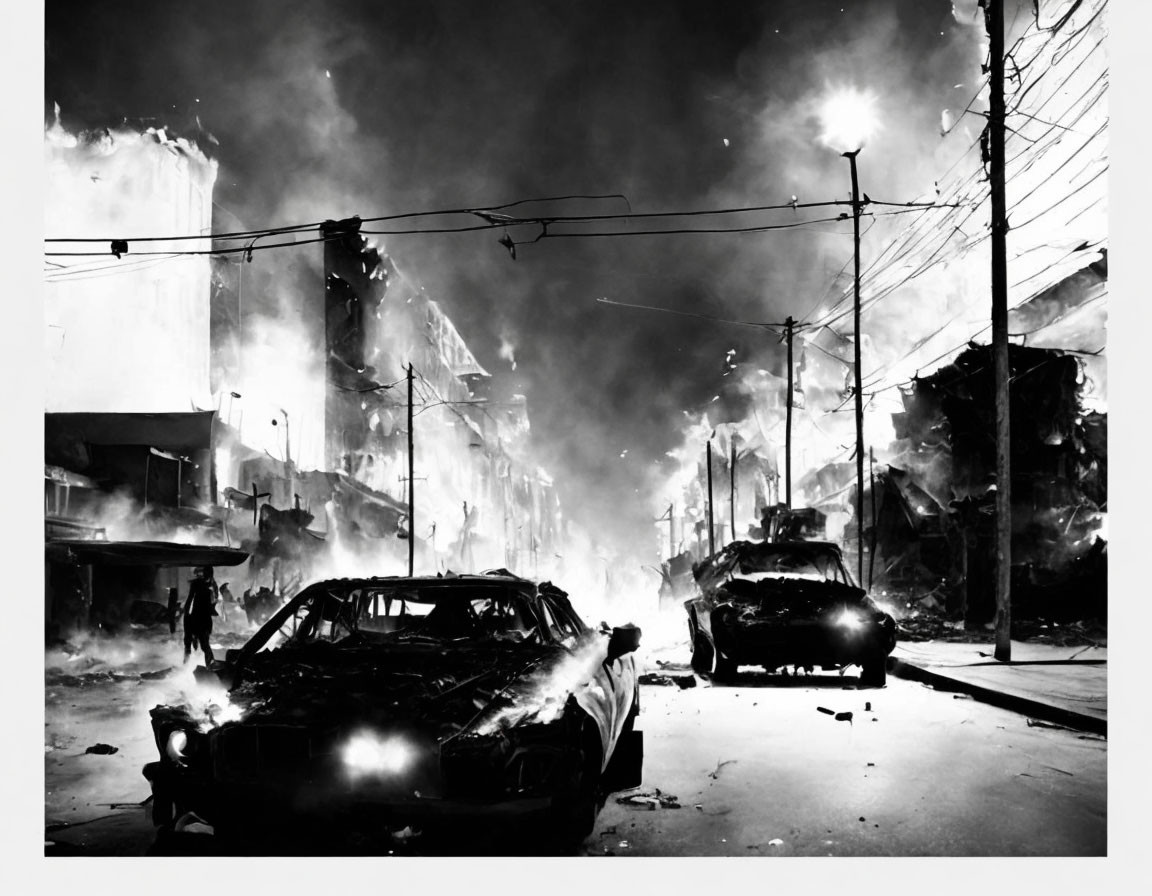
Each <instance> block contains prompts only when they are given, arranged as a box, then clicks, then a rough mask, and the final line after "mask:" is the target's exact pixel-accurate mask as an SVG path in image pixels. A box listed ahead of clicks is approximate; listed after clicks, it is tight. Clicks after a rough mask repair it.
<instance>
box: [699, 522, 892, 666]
mask: <svg viewBox="0 0 1152 896" xmlns="http://www.w3.org/2000/svg"><path fill="white" fill-rule="evenodd" d="M693 575H694V577H695V579H696V586H697V589H698V594H697V595H696V596H695V597H693V598H692V599H690V600H688V601H686V602H685V604H684V606H685V608H686V609H687V611H688V630H689V637H690V639H691V645H692V667H693V669H695V670H696V671H697V672H700V673H709V672H711V673H713V674H714V675H715V676H716V677H717V678H721V679H722V678H725V677H731V676H732V675H734V674H735V672H736V670H737V667H739V666H742V665H754V666H763V667H764V668H765V669H766V670H768V671H769V672H773V671H775V670H777V669H779V668H781V667H787V666H795V667H801V668H804V669H807V670H811V669H812V668H814V667H816V666H819V667H821V668H822V669H843V667H845V666H848V665H853V664H858V665H859V666H860V667H861V675H860V680H861V683H862V684H867V685H874V686H880V685H883V684H884V682H885V678H886V664H887V658H888V654H889V653H891V652H892V650H893V648H894V647H895V646H896V621H895V620H894V619H893V618H892V617H891V616H890V615H889V614H888V613H885V612H884V611H883V610H882V609H880V608H879V607H878V606H877V605H876V604H875V603H874V602H873V601H872V599H871V598H869V597H868V595H867V593H866V592H865V591H864V589H862V588H860V587H859V586H858V585H857V584H856V581H855V580H854V579H853V578H852V575H851V573H850V572H849V571H848V569H847V567H845V565H844V560H843V557H842V556H841V553H840V548H839V547H838V546H836V545H835V544H832V543H830V542H822V541H792V542H762V543H756V542H748V541H737V542H733V543H732V544H729V545H727V546H726V547H725V548H724V549H723V550H722V551H720V552H719V553H717V554H714V555H713V556H711V557H709V558H707V559H705V560H703V561H702V562H700V563H699V564H697V565H696V566H695V567H694V569H693Z"/></svg>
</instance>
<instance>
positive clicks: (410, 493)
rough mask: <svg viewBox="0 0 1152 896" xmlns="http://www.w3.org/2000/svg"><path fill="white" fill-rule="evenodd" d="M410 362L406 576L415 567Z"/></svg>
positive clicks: (414, 501) (414, 460)
mask: <svg viewBox="0 0 1152 896" xmlns="http://www.w3.org/2000/svg"><path fill="white" fill-rule="evenodd" d="M412 376H413V373H412V362H411V361H409V362H408V575H409V577H411V576H412V575H413V571H414V570H415V567H416V472H415V471H416V459H415V456H414V455H413V453H412V448H413V437H412V416H413V414H412Z"/></svg>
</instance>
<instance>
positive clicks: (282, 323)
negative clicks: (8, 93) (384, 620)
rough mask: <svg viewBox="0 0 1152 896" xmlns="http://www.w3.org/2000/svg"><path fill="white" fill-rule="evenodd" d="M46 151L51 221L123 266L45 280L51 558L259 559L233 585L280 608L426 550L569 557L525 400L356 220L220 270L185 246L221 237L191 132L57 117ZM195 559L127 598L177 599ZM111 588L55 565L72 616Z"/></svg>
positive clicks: (469, 563) (467, 558) (470, 566)
mask: <svg viewBox="0 0 1152 896" xmlns="http://www.w3.org/2000/svg"><path fill="white" fill-rule="evenodd" d="M208 139H210V138H206V141H205V142H207V140H208ZM46 155H47V161H48V185H49V195H48V200H47V210H48V214H47V226H48V229H49V231H50V232H51V233H52V234H53V236H54V237H55V236H59V237H78V238H80V237H83V238H86V239H91V238H92V236H93V234H102V233H106V234H108V235H109V243H108V250H109V254H108V255H107V256H106V257H104V256H96V260H90V258H84V259H83V260H82V261H77V260H74V259H72V258H68V261H69V262H71V263H68V264H58V263H55V262H54V263H53V264H54V265H55V267H54V268H53V270H52V271H51V272H50V273H49V274H48V275H47V280H48V292H47V302H46V324H47V330H46V333H47V339H48V349H49V364H50V368H51V373H52V376H51V377H50V386H49V394H48V399H47V411H48V416H47V417H46V435H47V441H46V473H45V488H46V493H45V514H46V525H47V527H48V528H47V533H48V538H49V539H50V541H51V542H53V544H55V545H56V547H53V548H52V549H51V551H50V552H51V554H52V557H53V558H54V559H53V560H52V563H56V564H59V563H62V562H68V563H73V562H74V563H79V562H80V561H79V559H78V558H79V557H80V554H77V553H76V552H75V551H73V552H72V553H71V554H68V553H66V552H64V551H63V546H62V542H64V541H70V542H75V541H78V540H81V539H85V540H88V539H92V540H95V539H102V540H110V541H112V542H116V543H120V542H126V541H135V542H143V541H157V540H159V541H164V542H165V543H168V544H173V545H176V544H179V545H195V546H199V547H214V548H220V549H228V550H234V549H240V550H241V551H243V552H244V554H245V555H249V554H250V555H251V557H252V559H251V562H250V563H249V564H248V565H247V566H246V567H245V569H244V570H241V580H242V583H241V585H240V587H239V588H235V589H234V590H235V592H236V593H237V594H239V593H240V592H241V591H242V590H248V591H250V592H252V593H256V592H257V591H258V590H259V589H260V588H265V589H267V592H266V593H269V594H272V595H274V596H275V597H276V598H278V599H279V598H282V597H283V596H284V595H287V594H290V593H292V592H293V591H294V590H295V589H297V588H299V587H300V586H301V585H302V584H303V583H304V582H305V581H306V580H307V579H308V578H309V577H311V576H312V575H313V573H314V572H317V571H319V570H323V571H325V572H328V573H330V574H350V573H352V572H356V571H360V572H364V573H375V574H384V573H389V572H391V573H399V572H403V571H404V570H405V569H406V566H407V554H408V546H409V543H414V545H415V552H416V564H417V566H418V568H419V570H420V571H426V572H430V571H443V570H446V569H448V568H452V569H454V570H459V571H473V570H476V571H478V570H480V569H484V568H491V567H507V568H515V569H520V570H523V571H525V572H528V573H532V574H536V573H538V572H540V570H541V566H542V565H544V564H546V562H547V558H550V557H552V556H554V554H555V541H556V539H557V537H558V535H559V532H560V527H561V522H562V520H561V516H560V510H559V503H558V500H557V497H556V493H555V491H554V489H553V486H552V481H551V479H550V477H549V476H548V474H547V473H545V472H544V471H543V470H541V469H540V468H539V467H538V466H536V465H535V464H534V463H533V462H532V459H531V454H530V451H529V449H528V444H527V442H528V433H529V424H528V415H527V408H526V404H525V401H524V399H523V397H522V396H513V397H512V398H510V399H509V400H505V401H498V400H495V399H494V398H493V397H492V396H491V395H490V394H489V393H490V391H491V390H490V388H489V386H488V381H489V379H490V378H489V375H488V373H487V371H486V370H485V369H484V368H483V367H482V366H481V365H480V363H479V362H478V361H477V360H476V358H475V356H474V355H473V354H472V352H471V350H470V349H469V348H468V346H467V343H466V342H465V341H464V339H463V338H462V337H461V335H460V334H459V332H458V331H457V330H456V328H455V326H454V325H453V323H452V321H451V320H450V318H449V317H448V316H447V315H446V314H445V313H444V311H443V309H442V307H441V306H440V304H439V303H438V302H436V301H434V300H433V299H431V298H429V297H428V296H427V295H426V294H425V293H424V291H423V290H422V289H420V288H419V287H417V286H416V285H415V284H414V283H413V281H412V280H411V279H410V278H408V277H407V276H406V275H404V274H403V273H401V272H400V271H399V270H398V268H397V267H396V264H395V263H394V261H393V260H392V258H391V257H390V256H389V255H388V254H387V253H386V252H384V251H383V250H382V249H380V248H377V247H376V246H375V245H373V244H372V243H370V242H369V240H368V239H366V238H365V237H364V236H362V235H361V234H360V222H359V219H356V218H353V219H347V220H343V221H328V222H326V223H325V224H324V225H322V226H321V228H320V233H319V236H320V240H319V242H321V243H322V245H323V248H322V250H321V252H319V253H317V252H315V251H308V250H305V251H303V252H287V253H286V254H283V255H276V256H265V255H261V256H260V261H261V263H258V264H252V263H251V262H252V259H253V254H252V252H251V251H249V252H248V253H245V254H243V255H235V254H222V255H216V256H212V257H211V260H209V257H207V256H205V255H203V254H180V253H181V251H182V250H187V249H188V248H189V246H191V245H193V243H190V242H187V241H188V240H196V239H197V238H200V239H202V241H203V242H196V243H195V245H196V246H197V247H199V248H204V247H207V246H209V245H212V244H213V241H212V223H213V204H212V188H213V184H214V180H215V176H216V169H217V163H216V162H215V161H214V160H213V159H210V158H208V157H207V156H206V155H205V154H204V152H203V151H202V150H201V148H199V147H198V146H197V145H196V143H195V142H194V141H191V140H189V139H186V138H183V137H178V136H175V135H173V134H171V133H169V131H168V130H166V129H164V128H154V127H153V128H146V129H133V128H131V127H128V126H124V127H121V128H119V129H116V130H102V131H99V132H95V133H92V132H88V133H84V134H81V135H72V134H68V133H67V132H66V131H65V130H64V129H63V128H62V127H61V126H60V124H59V122H58V121H56V122H53V123H52V125H51V126H50V127H49V128H48V129H47V132H46ZM124 237H127V239H124ZM133 237H138V239H134V238H133ZM84 245H88V244H84ZM217 245H219V244H217ZM253 246H258V243H257V241H256V240H252V241H251V243H250V245H249V247H248V248H249V249H250V250H251V249H252V248H253ZM102 248H103V247H102ZM281 259H285V260H281ZM409 368H411V370H412V371H413V377H414V382H413V384H412V387H411V395H412V398H411V402H410V401H409V393H408V390H407V388H406V384H405V383H404V382H403V381H404V380H405V378H406V372H407V370H408V369H409ZM410 404H411V407H409V405H410ZM409 421H411V427H410V422H409ZM410 442H411V443H412V444H413V449H414V464H415V482H414V483H413V482H410V481H409V476H408V451H409V448H408V446H409V443H410ZM413 486H415V488H413ZM413 492H415V494H416V496H417V498H418V500H417V501H416V502H413V500H412V497H413ZM414 504H415V514H414V513H413V505H414ZM81 553H82V554H83V556H84V557H85V558H88V559H90V560H91V558H94V557H98V555H99V552H98V551H97V552H94V549H91V548H85V549H84V551H82V552H81ZM178 553H179V551H176V552H175V553H174V554H173V555H172V557H166V558H165V559H163V561H162V562H161V563H160V564H159V566H157V569H170V570H171V572H167V573H166V572H159V573H156V574H155V575H153V576H152V577H151V578H150V579H149V584H148V587H147V588H143V587H141V588H134V589H127V590H126V591H125V594H127V593H128V591H131V592H132V594H133V595H134V597H135V599H145V600H152V601H155V602H159V603H163V602H164V601H165V600H166V597H167V590H168V589H169V588H172V587H177V588H179V587H181V585H182V583H183V581H184V575H183V574H182V573H181V572H180V571H179V564H178V563H177V562H176V561H177V560H178V559H179V558H178V557H177V556H176V554H178ZM150 556H151V555H150ZM69 558H71V559H69ZM220 559H221V562H222V563H223V562H224V561H228V562H231V561H233V560H235V557H234V556H233V555H231V554H229V555H228V556H226V557H225V556H224V555H221V557H220ZM92 562H98V561H92ZM141 562H143V561H141ZM205 562H207V561H205ZM81 565H83V564H81ZM224 565H227V564H224ZM169 579H171V580H172V581H171V582H170V581H169ZM74 580H75V581H74ZM91 580H92V576H91V575H90V574H86V573H83V571H81V572H79V573H77V574H76V575H70V574H65V572H64V571H63V570H61V569H56V568H55V567H53V568H52V570H50V575H49V592H50V594H51V592H52V591H53V589H54V588H55V584H60V583H65V584H64V585H62V586H61V587H62V589H63V592H62V593H64V594H65V595H66V597H67V600H65V603H68V605H69V606H72V605H73V604H74V603H75V601H72V600H71V597H70V595H72V594H73V592H75V590H76V588H75V587H74V586H75V584H76V582H80V583H81V584H82V585H83V583H84V582H90V581H91ZM54 583H55V584H54ZM81 591H83V592H84V593H85V596H84V598H83V601H82V603H83V604H84V605H85V606H87V607H89V608H91V607H93V606H94V604H93V597H92V593H91V592H92V589H91V587H86V588H81ZM126 599H127V598H126ZM96 603H97V604H100V603H101V602H100V601H97V602H96ZM49 605H50V606H52V605H53V600H52V599H51V597H50V599H49ZM123 610H124V608H123V607H121V608H119V609H114V608H110V607H102V610H101V612H100V613H99V614H98V615H99V616H100V618H101V619H108V620H111V619H112V618H114V617H120V616H124V615H125V613H124V612H122V611H123ZM50 615H51V612H50ZM56 615H59V614H58V613H57V614H56Z"/></svg>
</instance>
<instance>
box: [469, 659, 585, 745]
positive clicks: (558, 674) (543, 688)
mask: <svg viewBox="0 0 1152 896" xmlns="http://www.w3.org/2000/svg"><path fill="white" fill-rule="evenodd" d="M605 645H606V642H605V641H602V640H600V639H595V640H592V641H589V642H588V643H587V644H585V645H584V646H583V647H581V648H579V649H578V650H576V651H574V652H573V653H571V654H569V655H568V656H566V657H564V659H562V660H561V661H560V662H559V663H557V664H556V665H555V666H551V667H548V668H545V669H541V670H538V671H537V672H536V673H534V674H533V675H532V677H531V678H530V679H529V681H528V686H527V689H526V690H525V691H524V692H523V693H522V694H520V695H518V696H517V697H516V698H515V699H514V702H513V704H512V705H511V706H508V707H506V708H504V709H502V710H501V711H500V712H498V713H496V714H495V715H493V716H491V717H490V718H488V719H487V720H485V721H484V722H482V723H481V724H480V725H479V726H477V729H476V733H477V734H494V733H495V732H496V731H499V730H500V729H501V728H511V727H513V726H515V725H519V724H522V723H524V722H531V723H535V724H541V725H546V724H548V723H549V722H554V721H556V720H557V719H558V718H560V713H561V712H562V711H563V709H564V705H565V703H566V702H567V700H568V696H569V695H570V694H572V693H574V692H575V691H576V690H577V689H578V688H579V687H580V686H581V685H582V684H584V683H585V682H587V681H589V680H590V679H591V678H592V676H593V675H594V674H595V671H596V667H597V666H599V665H600V664H601V663H602V662H604V657H605V655H606V654H605Z"/></svg>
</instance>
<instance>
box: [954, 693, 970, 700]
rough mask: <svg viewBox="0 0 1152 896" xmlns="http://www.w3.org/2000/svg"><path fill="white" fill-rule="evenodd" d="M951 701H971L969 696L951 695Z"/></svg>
mask: <svg viewBox="0 0 1152 896" xmlns="http://www.w3.org/2000/svg"><path fill="white" fill-rule="evenodd" d="M952 699H953V700H971V699H972V695H971V694H953V695H952Z"/></svg>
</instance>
